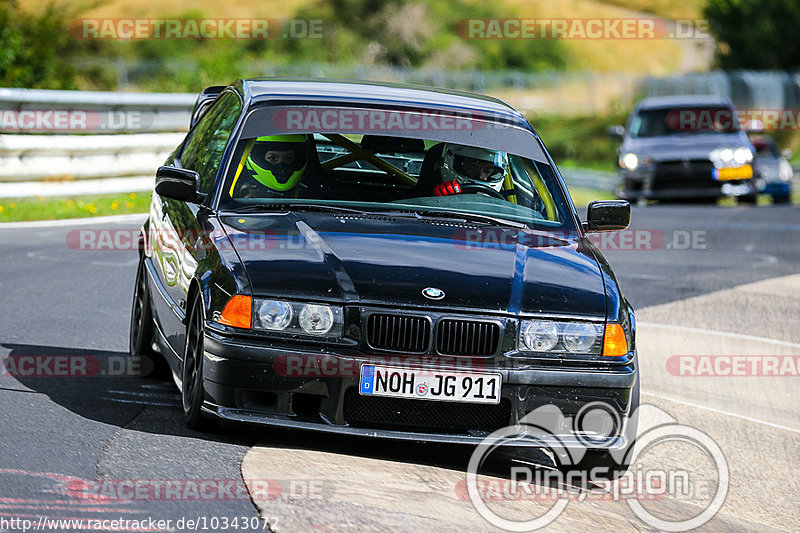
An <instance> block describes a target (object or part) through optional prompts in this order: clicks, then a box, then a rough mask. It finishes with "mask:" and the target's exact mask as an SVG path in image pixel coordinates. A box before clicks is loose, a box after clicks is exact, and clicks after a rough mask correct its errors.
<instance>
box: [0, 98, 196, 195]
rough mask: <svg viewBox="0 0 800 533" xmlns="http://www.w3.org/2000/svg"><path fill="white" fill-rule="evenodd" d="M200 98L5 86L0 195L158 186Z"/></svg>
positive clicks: (1, 100) (1, 115) (0, 126)
mask: <svg viewBox="0 0 800 533" xmlns="http://www.w3.org/2000/svg"><path fill="white" fill-rule="evenodd" d="M196 98H197V95H195V94H183V93H108V92H91V91H50V90H37V89H8V88H0V132H2V135H0V198H3V197H4V198H14V197H26V196H55V195H77V194H88V193H106V192H109V193H110V192H129V191H130V192H132V191H140V190H147V189H150V188H152V184H153V175H154V170H155V169H156V168H157V167H158V166H159V165H161V164H162V163H163V162H164V160H165V159H166V158H167V156H168V155H169V153H170V152H171V151H172V150H173V149H174V148H175V147H176V146H177V145H178V144H179V143H180V141H181V140H182V138H183V133H178V132H182V131H185V130H186V129H187V128H188V126H189V120H190V118H191V111H192V106H193V105H194V102H195V99H196Z"/></svg>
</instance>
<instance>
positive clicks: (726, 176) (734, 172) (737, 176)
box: [714, 165, 753, 181]
mask: <svg viewBox="0 0 800 533" xmlns="http://www.w3.org/2000/svg"><path fill="white" fill-rule="evenodd" d="M752 177H753V167H752V165H744V166H741V167H730V168H715V169H714V179H715V180H718V181H729V180H746V179H750V178H752Z"/></svg>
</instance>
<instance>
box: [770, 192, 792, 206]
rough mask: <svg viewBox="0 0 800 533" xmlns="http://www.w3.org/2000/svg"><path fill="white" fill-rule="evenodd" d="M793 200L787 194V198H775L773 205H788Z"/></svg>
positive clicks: (773, 198)
mask: <svg viewBox="0 0 800 533" xmlns="http://www.w3.org/2000/svg"><path fill="white" fill-rule="evenodd" d="M790 200H791V197H790V196H789V195H788V194H787V195H786V196H773V197H772V203H773V204H788V203H789V201H790Z"/></svg>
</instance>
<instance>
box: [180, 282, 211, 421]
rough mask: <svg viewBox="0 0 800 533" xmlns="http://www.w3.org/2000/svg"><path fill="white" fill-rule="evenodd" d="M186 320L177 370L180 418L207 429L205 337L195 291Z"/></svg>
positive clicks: (203, 322)
mask: <svg viewBox="0 0 800 533" xmlns="http://www.w3.org/2000/svg"><path fill="white" fill-rule="evenodd" d="M189 310H190V311H189V316H188V319H187V321H186V343H185V346H184V350H183V365H182V371H181V400H182V404H183V420H184V422H185V423H186V426H187V427H189V428H190V429H196V430H203V429H208V427H209V424H208V420H206V418H205V417H204V416H203V412H202V407H203V401H204V400H205V389H204V386H203V343H204V340H205V316H204V312H203V303H202V300H201V299H200V294H199V293H195V295H194V298H192V305H191V307H189Z"/></svg>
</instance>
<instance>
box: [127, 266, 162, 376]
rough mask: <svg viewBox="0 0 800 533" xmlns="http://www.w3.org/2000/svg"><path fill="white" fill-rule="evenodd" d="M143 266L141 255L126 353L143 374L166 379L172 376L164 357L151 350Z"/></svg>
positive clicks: (148, 304) (150, 332)
mask: <svg viewBox="0 0 800 533" xmlns="http://www.w3.org/2000/svg"><path fill="white" fill-rule="evenodd" d="M145 268H146V267H145V264H144V256H142V257H141V258H140V259H139V268H138V269H137V270H136V284H135V286H134V289H133V304H132V305H131V326H130V336H129V342H128V354H129V355H130V357H131V358H135V359H138V360H139V361H140V362H141V365H140V368H141V369H142V374H143V375H146V376H149V377H152V378H157V379H166V378H168V377H170V376H172V371H171V370H170V368H169V365H167V362H166V361H165V360H164V358H163V357H161V355H160V354H158V353H156V351H155V350H153V312H152V310H151V309H150V289H149V287H148V285H147V272H146V271H145Z"/></svg>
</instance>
